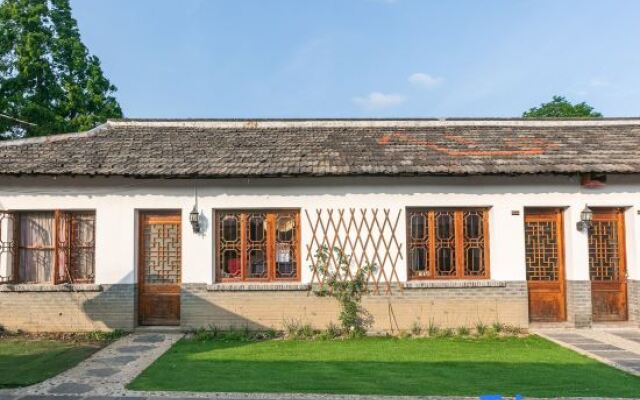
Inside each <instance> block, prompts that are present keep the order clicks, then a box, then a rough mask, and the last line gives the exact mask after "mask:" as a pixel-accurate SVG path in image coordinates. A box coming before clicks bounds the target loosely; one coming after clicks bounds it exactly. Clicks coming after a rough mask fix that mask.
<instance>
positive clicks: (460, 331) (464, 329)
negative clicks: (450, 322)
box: [456, 326, 470, 336]
mask: <svg viewBox="0 0 640 400" xmlns="http://www.w3.org/2000/svg"><path fill="white" fill-rule="evenodd" d="M456 332H457V333H458V335H459V336H469V333H470V330H469V328H468V327H466V326H460V327H458V329H457V330H456Z"/></svg>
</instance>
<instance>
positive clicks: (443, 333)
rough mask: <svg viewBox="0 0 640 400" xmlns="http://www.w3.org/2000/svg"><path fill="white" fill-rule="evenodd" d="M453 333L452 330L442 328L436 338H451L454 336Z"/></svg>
mask: <svg viewBox="0 0 640 400" xmlns="http://www.w3.org/2000/svg"><path fill="white" fill-rule="evenodd" d="M454 333H455V332H454V331H453V329H451V328H444V329H441V330H440V332H439V334H438V336H440V337H445V338H448V337H452V336H453V335H454Z"/></svg>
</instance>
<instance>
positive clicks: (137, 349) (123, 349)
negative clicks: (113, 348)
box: [117, 346, 155, 353]
mask: <svg viewBox="0 0 640 400" xmlns="http://www.w3.org/2000/svg"><path fill="white" fill-rule="evenodd" d="M154 348H155V347H153V346H125V347H120V348H119V349H117V350H118V352H120V353H142V352H145V351H147V350H152V349H154Z"/></svg>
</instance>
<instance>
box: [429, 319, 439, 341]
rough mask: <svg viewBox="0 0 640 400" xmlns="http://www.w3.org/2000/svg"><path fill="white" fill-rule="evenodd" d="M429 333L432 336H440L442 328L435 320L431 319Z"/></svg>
mask: <svg viewBox="0 0 640 400" xmlns="http://www.w3.org/2000/svg"><path fill="white" fill-rule="evenodd" d="M427 333H428V334H429V336H431V337H435V336H438V335H439V334H440V328H439V327H438V325H436V324H435V323H434V322H433V320H432V321H429V327H428V328H427Z"/></svg>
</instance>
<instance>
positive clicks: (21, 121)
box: [0, 113, 38, 126]
mask: <svg viewBox="0 0 640 400" xmlns="http://www.w3.org/2000/svg"><path fill="white" fill-rule="evenodd" d="M0 117H2V118H6V119H10V120H12V121H16V122H19V123H21V124H25V125H30V126H38V125H37V124H33V123H31V122H27V121H23V120H21V119H18V118H14V117H11V116H9V115H6V114H2V113H0Z"/></svg>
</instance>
